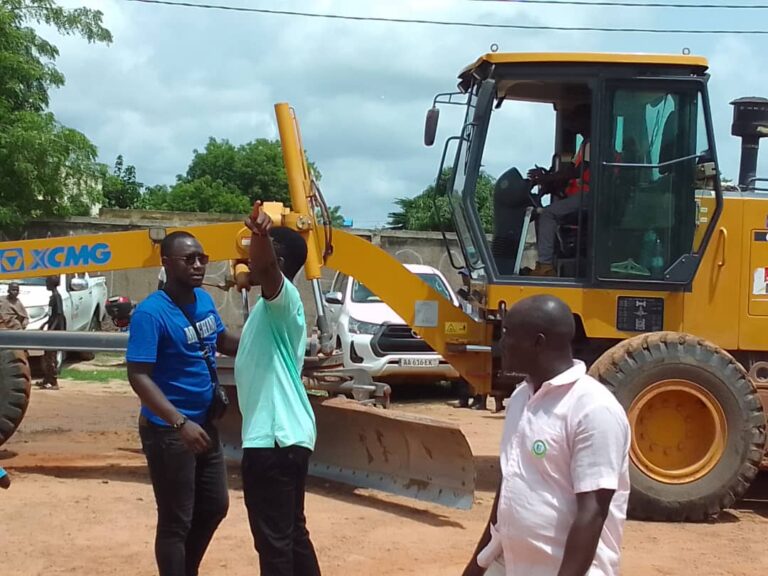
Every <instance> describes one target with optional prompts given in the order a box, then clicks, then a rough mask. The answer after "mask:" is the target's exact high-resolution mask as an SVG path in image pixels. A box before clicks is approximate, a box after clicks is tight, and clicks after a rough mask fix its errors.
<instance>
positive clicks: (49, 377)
mask: <svg viewBox="0 0 768 576" xmlns="http://www.w3.org/2000/svg"><path fill="white" fill-rule="evenodd" d="M60 282H61V280H60V278H59V276H48V277H47V278H46V279H45V287H46V288H47V289H48V290H49V291H50V292H51V300H50V303H49V305H48V320H46V322H45V324H43V325H42V326H41V327H40V329H41V330H65V329H66V324H67V321H66V318H65V317H64V301H63V300H62V299H61V294H59V284H60ZM57 357H58V351H56V350H46V351H45V352H44V353H43V380H42V381H41V382H39V383H38V386H39V387H40V389H42V390H58V389H59V375H58V372H59V366H58V361H57Z"/></svg>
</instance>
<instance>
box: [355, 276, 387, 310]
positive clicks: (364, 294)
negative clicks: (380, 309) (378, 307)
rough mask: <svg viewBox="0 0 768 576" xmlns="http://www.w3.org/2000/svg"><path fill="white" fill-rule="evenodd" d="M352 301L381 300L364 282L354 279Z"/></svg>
mask: <svg viewBox="0 0 768 576" xmlns="http://www.w3.org/2000/svg"><path fill="white" fill-rule="evenodd" d="M352 302H357V303H363V304H364V303H367V302H381V298H379V297H378V296H376V294H374V293H373V292H371V291H370V290H368V288H366V286H365V285H364V284H360V282H358V281H357V280H355V281H354V283H353V284H352Z"/></svg>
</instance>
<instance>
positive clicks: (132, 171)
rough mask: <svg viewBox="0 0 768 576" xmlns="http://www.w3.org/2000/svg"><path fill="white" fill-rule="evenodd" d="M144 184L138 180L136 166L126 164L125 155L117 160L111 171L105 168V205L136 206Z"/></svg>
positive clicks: (103, 181)
mask: <svg viewBox="0 0 768 576" xmlns="http://www.w3.org/2000/svg"><path fill="white" fill-rule="evenodd" d="M142 188H143V184H142V183H141V182H137V181H136V167H135V166H133V165H132V164H128V165H127V166H126V165H125V164H124V161H123V156H122V155H120V156H118V157H117V159H116V160H115V167H114V169H113V170H112V172H111V173H110V172H109V171H108V170H105V174H104V177H103V180H102V188H101V189H102V194H103V196H104V205H105V206H106V207H108V208H136V207H137V206H138V205H139V201H140V200H141V189H142Z"/></svg>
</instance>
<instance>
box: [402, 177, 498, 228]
mask: <svg viewBox="0 0 768 576" xmlns="http://www.w3.org/2000/svg"><path fill="white" fill-rule="evenodd" d="M450 178H451V169H450V168H447V169H445V170H444V171H443V173H442V174H441V175H440V179H439V181H438V182H437V187H436V185H435V184H430V185H429V186H427V187H426V188H425V189H424V191H423V192H421V193H420V194H418V195H416V196H413V197H411V198H398V199H397V200H395V204H396V205H397V207H398V208H399V210H397V211H396V212H391V213H390V214H389V226H390V227H391V228H396V229H400V230H422V231H430V230H440V229H441V226H442V229H443V230H445V231H446V232H453V231H454V225H453V218H452V216H451V207H450V202H449V200H448V196H447V186H448V183H449V182H450ZM494 183H495V181H494V179H493V178H492V177H491V176H490V175H489V174H487V173H486V172H480V175H479V177H478V180H477V187H476V189H475V201H476V207H477V211H478V213H479V214H480V221H481V222H482V223H483V228H484V229H485V231H486V232H490V231H491V230H492V229H493V186H494Z"/></svg>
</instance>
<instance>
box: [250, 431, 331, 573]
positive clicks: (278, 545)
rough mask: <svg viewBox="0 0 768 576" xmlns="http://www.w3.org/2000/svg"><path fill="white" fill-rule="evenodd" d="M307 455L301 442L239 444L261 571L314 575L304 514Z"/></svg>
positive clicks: (313, 557) (317, 569)
mask: <svg viewBox="0 0 768 576" xmlns="http://www.w3.org/2000/svg"><path fill="white" fill-rule="evenodd" d="M311 455H312V452H311V451H310V450H308V449H306V448H302V447H301V446H287V447H285V448H278V447H275V448H245V449H244V450H243V463H242V467H243V492H244V496H245V505H246V507H247V508H248V520H249V522H250V524H251V533H252V534H253V543H254V545H255V547H256V551H257V552H258V553H259V567H260V569H261V571H260V574H261V576H320V567H319V566H318V563H317V555H316V554H315V548H314V546H312V541H311V540H310V539H309V532H308V531H307V520H306V517H305V516H304V489H305V484H306V478H307V470H308V467H309V457H310V456H311Z"/></svg>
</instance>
